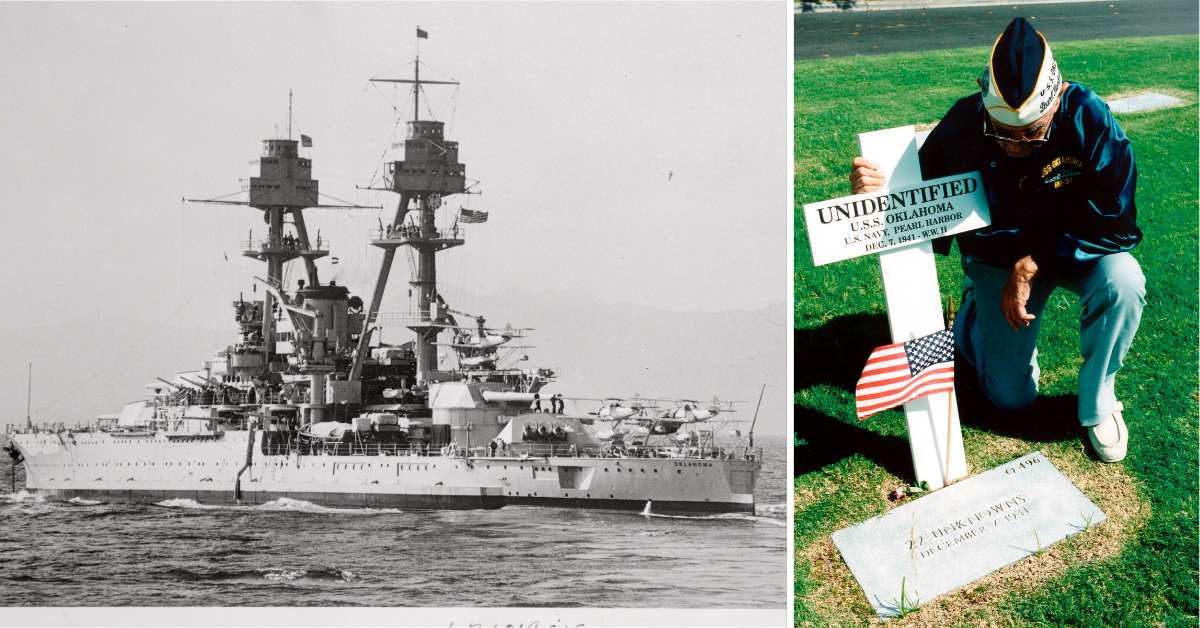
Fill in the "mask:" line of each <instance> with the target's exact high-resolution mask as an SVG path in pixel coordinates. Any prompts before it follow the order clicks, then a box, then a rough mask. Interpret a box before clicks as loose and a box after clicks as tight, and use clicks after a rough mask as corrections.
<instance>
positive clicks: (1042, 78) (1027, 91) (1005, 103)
mask: <svg viewBox="0 0 1200 628" xmlns="http://www.w3.org/2000/svg"><path fill="white" fill-rule="evenodd" d="M1061 86H1062V74H1060V73H1059V71H1058V64H1057V63H1055V61H1054V55H1052V54H1050V46H1049V45H1048V44H1047V43H1046V39H1045V38H1044V37H1042V34H1041V33H1039V32H1037V31H1036V30H1034V28H1033V26H1032V25H1031V24H1030V23H1029V22H1028V21H1026V20H1025V18H1023V17H1018V18H1015V19H1014V20H1013V21H1012V23H1010V24H1009V25H1008V28H1006V29H1004V33H1003V34H1001V35H1000V37H999V38H998V39H996V43H995V45H993V46H992V54H991V56H990V57H989V58H988V65H987V67H986V68H985V69H984V72H983V105H984V107H986V108H987V111H988V113H989V114H990V115H991V116H992V117H993V118H995V119H996V120H997V121H999V122H1001V123H1004V124H1007V125H1009V126H1015V127H1020V126H1025V125H1028V124H1032V123H1033V122H1034V121H1036V120H1037V119H1038V118H1040V117H1042V116H1043V115H1044V114H1045V113H1046V111H1047V109H1049V107H1050V106H1051V105H1052V104H1054V99H1055V97H1057V96H1058V91H1059V88H1060V87H1061Z"/></svg>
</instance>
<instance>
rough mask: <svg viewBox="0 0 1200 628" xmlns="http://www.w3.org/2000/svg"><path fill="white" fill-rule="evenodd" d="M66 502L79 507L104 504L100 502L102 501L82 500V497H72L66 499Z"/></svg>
mask: <svg viewBox="0 0 1200 628" xmlns="http://www.w3.org/2000/svg"><path fill="white" fill-rule="evenodd" d="M67 501H68V502H70V503H72V504H76V505H79V506H97V505H99V504H103V503H104V502H102V501H95V500H91V499H84V498H82V497H72V498H71V499H68V500H67Z"/></svg>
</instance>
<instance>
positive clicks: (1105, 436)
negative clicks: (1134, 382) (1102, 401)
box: [1088, 401, 1129, 462]
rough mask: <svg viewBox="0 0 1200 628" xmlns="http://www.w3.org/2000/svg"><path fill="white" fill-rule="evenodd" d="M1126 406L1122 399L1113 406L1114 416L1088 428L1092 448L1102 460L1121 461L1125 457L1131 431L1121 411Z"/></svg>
mask: <svg viewBox="0 0 1200 628" xmlns="http://www.w3.org/2000/svg"><path fill="white" fill-rule="evenodd" d="M1124 409H1125V406H1124V405H1122V404H1121V402H1120V401H1118V402H1117V405H1116V406H1114V407H1113V411H1112V416H1110V417H1109V418H1108V420H1107V421H1105V422H1103V423H1101V424H1099V425H1093V426H1091V427H1089V428H1088V438H1089V439H1090V440H1091V441H1092V448H1093V449H1095V450H1096V455H1097V456H1098V457H1099V458H1100V460H1101V461H1102V462H1120V461H1122V460H1124V459H1125V452H1126V450H1127V449H1128V448H1129V431H1128V430H1127V429H1125V419H1123V418H1121V411H1122V410H1124Z"/></svg>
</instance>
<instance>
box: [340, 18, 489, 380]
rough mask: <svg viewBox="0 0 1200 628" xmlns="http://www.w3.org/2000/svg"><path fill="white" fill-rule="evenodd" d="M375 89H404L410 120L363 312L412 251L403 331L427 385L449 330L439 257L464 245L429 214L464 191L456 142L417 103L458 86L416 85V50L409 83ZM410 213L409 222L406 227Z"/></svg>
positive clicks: (373, 306) (362, 353)
mask: <svg viewBox="0 0 1200 628" xmlns="http://www.w3.org/2000/svg"><path fill="white" fill-rule="evenodd" d="M427 38H428V34H427V33H426V32H425V31H423V30H421V29H420V28H417V39H418V44H419V43H420V41H419V40H421V39H427ZM371 80H372V81H374V82H379V83H408V84H411V85H412V86H413V87H412V90H413V119H412V121H410V122H409V123H408V134H407V137H406V138H405V140H404V159H402V160H400V161H395V162H392V163H390V164H388V171H389V173H390V175H391V182H390V186H389V189H390V190H391V191H393V192H396V193H397V194H399V195H400V204H399V205H398V206H397V208H396V215H395V217H394V218H393V219H392V221H391V223H389V224H388V225H387V226H386V228H385V229H383V232H382V233H380V234H379V235H378V237H377V238H374V239H372V240H371V244H372V245H374V246H377V247H380V248H382V249H383V251H384V255H383V262H382V263H381V265H380V268H379V275H378V277H377V279H376V282H375V291H374V293H373V294H372V296H371V303H370V307H369V309H368V310H367V313H366V315H367V320H368V321H371V320H373V318H374V317H375V315H376V314H377V313H378V312H379V305H380V303H381V302H382V301H383V293H384V291H385V290H386V288H387V280H388V276H389V275H390V273H391V269H392V261H393V260H394V259H395V256H396V249H397V248H399V247H401V246H409V247H412V248H413V249H414V250H415V251H416V252H417V271H416V277H415V278H414V279H413V280H412V281H410V282H409V283H410V284H411V285H412V286H413V287H414V288H416V289H417V292H418V295H419V299H418V309H417V311H416V312H410V313H408V314H407V315H406V317H405V318H406V321H407V325H406V326H407V327H408V328H409V329H411V330H412V331H413V333H414V334H416V342H415V343H414V344H415V348H416V358H417V381H418V382H426V381H428V380H429V379H431V373H433V372H434V371H436V370H437V347H436V340H437V335H438V333H439V332H440V331H441V330H442V329H443V328H445V326H446V325H447V324H452V321H451V319H450V318H448V317H449V313H448V311H447V309H446V306H445V304H444V303H443V302H442V300H441V299H440V298H439V297H438V293H437V259H436V255H437V253H438V251H442V250H445V249H448V248H450V247H454V246H460V245H461V244H463V240H462V238H460V237H459V233H458V230H457V229H449V230H438V228H437V226H436V224H435V223H434V213H435V212H436V210H437V208H438V207H440V206H441V201H442V198H443V197H445V196H449V195H451V194H458V193H461V192H465V191H466V166H464V165H463V164H461V163H459V162H458V142H452V141H448V140H446V139H445V123H444V122H438V121H435V120H421V117H420V110H419V103H420V98H421V86H422V85H433V84H437V85H458V81H430V80H422V79H421V55H420V49H419V48H418V52H417V58H416V62H415V63H414V69H413V78H411V79H371ZM410 211H415V212H416V213H415V214H414V216H413V218H412V219H411V220H409V221H407V222H406V220H405V219H406V218H407V216H408V214H409V212H410ZM369 336H370V334H369V333H363V334H362V336H361V337H360V339H359V343H358V350H357V353H356V355H355V359H354V365H353V367H352V368H351V373H350V378H351V379H359V377H360V376H361V374H362V367H363V363H364V361H365V360H366V357H367V347H368V346H369V345H368V343H369Z"/></svg>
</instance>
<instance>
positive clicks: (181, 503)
mask: <svg viewBox="0 0 1200 628" xmlns="http://www.w3.org/2000/svg"><path fill="white" fill-rule="evenodd" d="M157 505H158V506H164V507H166V508H196V509H200V510H212V509H214V508H220V506H212V505H209V504H201V503H200V502H198V501H196V500H194V499H182V498H181V499H168V500H166V501H161V502H158V504H157Z"/></svg>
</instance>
